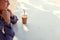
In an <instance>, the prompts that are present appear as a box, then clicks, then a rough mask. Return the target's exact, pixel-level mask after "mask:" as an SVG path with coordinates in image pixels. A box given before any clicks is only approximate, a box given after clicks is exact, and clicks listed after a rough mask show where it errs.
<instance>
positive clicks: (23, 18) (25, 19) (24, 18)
mask: <svg viewBox="0 0 60 40" xmlns="http://www.w3.org/2000/svg"><path fill="white" fill-rule="evenodd" d="M22 23H23V24H26V23H27V16H26V15H23V16H22Z"/></svg>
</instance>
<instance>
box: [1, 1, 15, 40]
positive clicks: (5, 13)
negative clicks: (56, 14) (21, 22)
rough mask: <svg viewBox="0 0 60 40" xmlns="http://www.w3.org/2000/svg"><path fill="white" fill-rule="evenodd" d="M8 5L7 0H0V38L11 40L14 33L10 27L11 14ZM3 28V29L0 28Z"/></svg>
mask: <svg viewBox="0 0 60 40" xmlns="http://www.w3.org/2000/svg"><path fill="white" fill-rule="evenodd" d="M8 6H9V1H8V0H0V40H13V37H14V35H15V33H14V31H13V29H12V27H11V20H12V18H13V14H12V12H11V11H10V10H9V9H8ZM3 28H4V30H2V29H3ZM3 31H4V32H3Z"/></svg>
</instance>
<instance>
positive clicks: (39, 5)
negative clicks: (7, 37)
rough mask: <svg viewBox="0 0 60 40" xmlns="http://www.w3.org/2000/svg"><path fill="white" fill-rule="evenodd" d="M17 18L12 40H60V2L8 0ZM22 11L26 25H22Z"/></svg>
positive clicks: (52, 0) (50, 0) (54, 0)
mask: <svg viewBox="0 0 60 40" xmlns="http://www.w3.org/2000/svg"><path fill="white" fill-rule="evenodd" d="M10 3H11V5H10V9H11V10H12V12H13V13H14V15H16V16H17V17H18V19H19V20H18V22H17V24H16V25H12V26H13V29H14V31H15V34H16V35H15V38H14V40H60V0H10ZM23 9H24V10H25V14H27V17H28V18H27V24H22V14H23Z"/></svg>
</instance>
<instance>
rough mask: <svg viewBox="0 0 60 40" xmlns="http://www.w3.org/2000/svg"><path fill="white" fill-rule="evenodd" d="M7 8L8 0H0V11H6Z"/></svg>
mask: <svg viewBox="0 0 60 40" xmlns="http://www.w3.org/2000/svg"><path fill="white" fill-rule="evenodd" d="M8 6H9V1H8V0H1V1H0V10H6V9H7V8H8Z"/></svg>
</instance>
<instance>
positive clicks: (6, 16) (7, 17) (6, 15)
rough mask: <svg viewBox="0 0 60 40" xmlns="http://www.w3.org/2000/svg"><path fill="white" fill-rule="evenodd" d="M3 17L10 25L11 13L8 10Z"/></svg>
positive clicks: (3, 13)
mask: <svg viewBox="0 0 60 40" xmlns="http://www.w3.org/2000/svg"><path fill="white" fill-rule="evenodd" d="M1 16H2V17H3V19H4V20H5V22H6V23H7V24H10V13H9V12H8V11H7V10H3V11H2V15H1Z"/></svg>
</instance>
